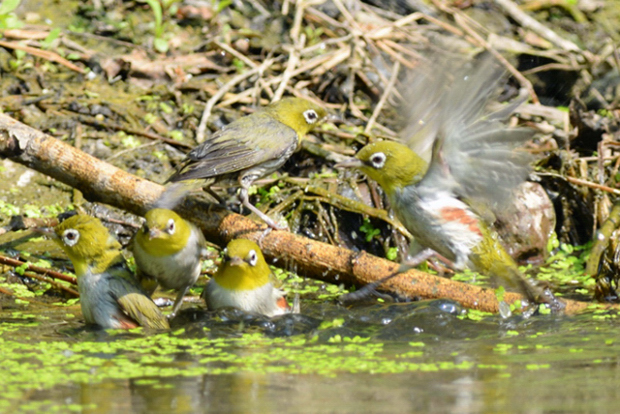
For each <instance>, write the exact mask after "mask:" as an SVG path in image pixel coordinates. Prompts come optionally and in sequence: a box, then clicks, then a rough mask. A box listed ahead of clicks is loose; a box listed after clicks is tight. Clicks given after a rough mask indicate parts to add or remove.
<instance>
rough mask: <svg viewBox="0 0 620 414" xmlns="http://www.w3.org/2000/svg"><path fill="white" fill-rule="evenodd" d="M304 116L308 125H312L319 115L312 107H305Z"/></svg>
mask: <svg viewBox="0 0 620 414" xmlns="http://www.w3.org/2000/svg"><path fill="white" fill-rule="evenodd" d="M304 118H305V119H306V122H307V123H308V125H312V124H314V123H315V122H316V121H318V120H319V116H318V115H317V113H316V111H315V110H314V109H306V110H305V111H304Z"/></svg>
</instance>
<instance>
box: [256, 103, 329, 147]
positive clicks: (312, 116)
mask: <svg viewBox="0 0 620 414" xmlns="http://www.w3.org/2000/svg"><path fill="white" fill-rule="evenodd" d="M265 111H268V112H269V113H270V114H271V115H272V116H273V117H274V118H276V119H277V120H278V121H280V122H282V123H283V124H284V125H286V126H289V127H291V128H293V129H294V130H295V132H297V135H298V139H299V140H300V141H301V139H302V138H303V137H304V135H306V134H307V133H308V132H310V131H312V129H313V128H314V127H315V126H317V125H318V124H319V123H320V122H321V120H323V118H325V117H326V116H327V111H326V110H325V108H323V107H321V106H319V105H316V104H315V103H313V102H310V101H307V100H305V99H301V98H283V99H281V100H279V101H278V102H274V103H272V104H271V105H269V106H267V107H266V108H265Z"/></svg>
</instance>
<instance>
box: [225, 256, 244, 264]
mask: <svg viewBox="0 0 620 414" xmlns="http://www.w3.org/2000/svg"><path fill="white" fill-rule="evenodd" d="M228 263H229V264H230V265H231V266H241V265H242V264H243V263H245V262H244V261H243V259H242V258H240V257H237V256H235V257H229V258H228Z"/></svg>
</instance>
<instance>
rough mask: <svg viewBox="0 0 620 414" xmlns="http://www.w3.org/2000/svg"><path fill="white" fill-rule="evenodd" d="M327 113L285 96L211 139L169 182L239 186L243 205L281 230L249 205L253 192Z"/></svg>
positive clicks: (302, 101) (191, 154)
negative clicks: (249, 190) (262, 178)
mask: <svg viewBox="0 0 620 414" xmlns="http://www.w3.org/2000/svg"><path fill="white" fill-rule="evenodd" d="M326 115H327V111H326V110H325V109H324V108H322V107H320V106H318V105H316V104H314V103H312V102H310V101H308V100H305V99H301V98H290V97H289V98H283V99H281V100H280V101H277V102H274V103H272V104H270V105H268V106H266V107H264V108H262V109H261V110H259V111H257V112H255V113H253V114H251V115H248V116H244V117H241V118H239V119H237V120H235V121H234V122H232V123H230V124H228V125H226V126H225V127H224V128H222V129H221V130H219V131H218V132H216V133H214V134H213V135H211V136H210V137H209V138H207V139H206V140H205V141H204V142H203V143H202V144H200V145H198V146H197V147H196V148H194V149H193V150H192V151H190V153H189V154H187V157H186V159H185V161H184V162H183V164H182V165H181V166H180V168H179V169H178V171H177V172H175V173H174V174H173V175H172V176H171V177H170V178H169V179H168V181H172V182H175V181H182V180H194V179H207V188H210V187H211V185H214V184H216V185H218V186H222V187H235V186H239V187H240V188H241V190H240V193H239V197H240V199H241V202H242V204H243V205H244V206H245V207H247V208H248V209H249V210H250V211H252V212H253V213H255V214H256V215H258V216H259V217H260V218H261V219H262V220H263V221H264V222H265V223H267V224H268V225H269V226H270V227H272V228H275V229H277V228H278V226H277V225H276V224H275V222H274V221H273V220H272V219H271V218H269V217H268V216H267V215H266V214H264V213H263V212H262V211H260V210H259V209H257V208H256V207H255V206H253V205H252V204H251V203H250V201H249V199H248V189H249V187H250V186H251V185H252V183H253V182H254V181H255V180H257V179H259V178H261V177H264V176H266V175H268V174H270V173H272V172H274V171H276V170H277V169H278V168H280V167H281V166H282V165H284V163H285V162H286V160H287V159H289V158H290V156H291V155H292V154H293V152H294V151H295V150H296V149H297V147H298V146H299V143H300V142H301V140H302V139H303V138H304V136H305V135H306V134H307V133H308V132H310V131H311V130H312V129H313V128H314V127H316V126H317V125H318V124H319V123H320V121H321V120H322V119H323V118H325V116H326ZM212 194H213V193H212Z"/></svg>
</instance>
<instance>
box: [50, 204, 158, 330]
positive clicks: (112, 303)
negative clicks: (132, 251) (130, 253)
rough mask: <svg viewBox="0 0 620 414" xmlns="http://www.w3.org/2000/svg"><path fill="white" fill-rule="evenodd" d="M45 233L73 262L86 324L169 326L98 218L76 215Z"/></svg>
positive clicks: (123, 327) (129, 326)
mask: <svg viewBox="0 0 620 414" xmlns="http://www.w3.org/2000/svg"><path fill="white" fill-rule="evenodd" d="M45 233H46V234H48V235H50V236H52V237H53V238H54V240H55V241H56V242H57V243H58V244H60V246H61V247H62V249H63V250H64V251H65V253H67V256H69V259H70V260H71V262H72V263H73V267H74V269H75V275H76V277H77V281H78V282H77V283H78V290H79V292H80V304H81V307H82V314H83V315H84V319H85V320H86V323H87V324H95V325H99V326H101V327H103V328H106V329H109V328H112V329H130V328H135V327H137V326H144V327H149V328H157V329H168V328H169V325H168V320H167V319H166V317H165V316H164V315H163V314H162V313H161V312H160V311H159V309H158V308H157V306H156V305H155V303H153V301H152V300H151V299H150V298H149V297H148V296H147V295H146V294H145V293H144V291H143V290H142V289H141V287H140V285H139V284H138V281H137V279H136V278H135V276H134V275H133V273H131V271H130V270H129V268H128V267H127V263H126V262H125V258H124V257H123V255H122V252H121V245H120V243H119V242H118V241H117V240H116V239H115V238H114V237H113V236H112V235H111V234H110V233H109V232H108V229H106V228H105V227H104V226H103V224H101V222H100V221H99V220H98V219H96V218H94V217H90V216H85V215H76V216H73V217H70V218H68V219H66V220H65V221H63V222H62V223H60V224H59V225H58V226H56V227H55V228H54V230H53V231H49V232H45Z"/></svg>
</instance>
